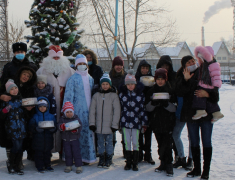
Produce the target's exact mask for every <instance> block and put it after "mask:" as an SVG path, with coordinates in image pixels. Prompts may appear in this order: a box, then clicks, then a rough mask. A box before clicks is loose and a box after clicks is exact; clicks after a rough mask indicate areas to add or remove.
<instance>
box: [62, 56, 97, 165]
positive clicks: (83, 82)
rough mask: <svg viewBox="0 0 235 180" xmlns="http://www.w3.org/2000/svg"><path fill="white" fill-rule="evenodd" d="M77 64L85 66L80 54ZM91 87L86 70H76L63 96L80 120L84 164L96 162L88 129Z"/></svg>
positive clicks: (90, 79) (91, 80) (80, 139)
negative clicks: (72, 106) (82, 63)
mask: <svg viewBox="0 0 235 180" xmlns="http://www.w3.org/2000/svg"><path fill="white" fill-rule="evenodd" d="M79 62H84V63H86V64H87V60H86V57H85V56H83V55H80V54H79V55H77V57H76V62H75V66H76V65H77V64H78V63H79ZM93 85H94V80H93V78H92V77H91V76H90V75H89V74H88V69H86V70H84V71H80V70H76V73H75V74H73V75H72V76H71V77H70V78H69V79H68V81H67V84H66V89H65V95H64V103H65V102H66V101H69V102H71V103H72V104H73V105H74V114H76V115H77V116H78V117H79V118H80V120H81V122H82V125H83V127H82V131H81V136H80V138H79V141H80V149H81V155H82V161H83V162H85V163H92V162H95V161H96V152H95V145H94V133H93V132H92V131H91V130H90V129H89V107H90V103H91V90H92V88H93Z"/></svg>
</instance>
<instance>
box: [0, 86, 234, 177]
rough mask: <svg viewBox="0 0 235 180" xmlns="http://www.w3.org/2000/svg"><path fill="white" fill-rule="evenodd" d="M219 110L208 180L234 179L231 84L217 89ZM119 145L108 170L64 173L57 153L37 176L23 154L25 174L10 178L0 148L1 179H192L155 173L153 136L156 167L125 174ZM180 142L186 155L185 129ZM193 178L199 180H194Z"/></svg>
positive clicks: (176, 172) (93, 168)
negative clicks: (50, 169) (48, 169)
mask: <svg viewBox="0 0 235 180" xmlns="http://www.w3.org/2000/svg"><path fill="white" fill-rule="evenodd" d="M219 104H220V107H221V109H222V112H223V113H224V115H225V117H224V118H223V119H222V120H220V121H218V122H217V123H215V125H214V130H213V157H212V163H211V171H210V179H212V180H214V179H220V180H226V179H235V123H234V119H235V87H233V86H230V85H223V86H222V88H221V89H220V103H219ZM117 138H118V143H117V145H116V148H115V156H114V158H113V161H114V165H112V166H111V168H110V169H108V170H107V169H101V168H97V167H96V166H97V163H94V164H91V165H89V166H83V173H82V174H76V173H75V172H74V170H75V167H73V172H70V173H68V174H67V173H64V172H63V170H64V167H65V164H64V162H61V161H60V160H58V154H54V155H53V158H52V166H53V167H54V169H55V171H54V172H46V173H44V174H40V173H38V172H37V171H36V168H35V166H34V163H33V162H32V161H28V160H27V159H26V153H25V154H24V160H23V163H24V165H25V170H24V172H25V175H23V176H19V175H9V174H8V172H7V168H6V155H5V149H3V148H0V180H18V179H22V180H27V179H30V180H39V179H45V178H46V179H49V180H54V179H56V180H62V179H66V180H72V179H85V180H88V179H96V180H100V179H107V180H110V179H113V180H114V179H118V180H120V179H135V180H136V179H141V180H143V179H144V180H149V179H158V180H161V179H191V178H187V177H186V173H187V171H185V170H184V169H174V176H173V177H172V178H171V177H167V176H166V175H165V173H156V172H154V169H155V168H156V167H157V166H158V165H159V163H160V162H159V160H158V154H157V143H156V140H155V137H154V136H153V140H152V142H153V143H152V151H153V152H152V153H153V159H154V160H155V161H156V165H150V164H147V163H145V162H142V163H140V164H139V171H138V172H134V171H132V170H130V171H125V170H123V168H124V164H125V163H124V159H123V157H122V147H121V143H120V141H121V140H120V139H121V136H120V134H119V133H117ZM182 139H183V141H184V145H185V154H187V153H188V150H187V149H188V141H187V131H186V128H184V131H183V133H182ZM194 179H199V177H198V178H194Z"/></svg>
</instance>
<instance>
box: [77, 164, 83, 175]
mask: <svg viewBox="0 0 235 180" xmlns="http://www.w3.org/2000/svg"><path fill="white" fill-rule="evenodd" d="M76 173H77V174H80V173H82V166H80V167H77V168H76Z"/></svg>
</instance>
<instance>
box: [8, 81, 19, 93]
mask: <svg viewBox="0 0 235 180" xmlns="http://www.w3.org/2000/svg"><path fill="white" fill-rule="evenodd" d="M5 86H6V91H7V93H9V92H10V90H11V88H13V87H17V85H16V84H15V83H14V80H13V79H8V81H7V83H6V84H5Z"/></svg>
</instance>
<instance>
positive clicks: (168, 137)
mask: <svg viewBox="0 0 235 180" xmlns="http://www.w3.org/2000/svg"><path fill="white" fill-rule="evenodd" d="M154 78H155V81H156V84H155V85H154V86H153V87H152V88H151V89H150V90H149V91H148V92H147V96H146V104H147V105H146V110H147V111H148V112H151V114H150V116H149V118H150V119H149V121H150V123H151V127H152V129H153V132H154V134H155V137H156V139H157V142H158V155H159V159H160V160H161V164H160V166H159V167H158V168H156V169H155V171H156V172H162V171H164V170H166V173H167V175H168V176H173V165H172V161H173V158H172V141H173V140H172V131H173V128H174V126H175V111H176V106H175V105H174V104H173V103H174V102H176V99H175V98H174V95H173V90H172V88H171V85H170V83H169V82H168V81H167V70H166V69H163V68H159V69H157V70H156V72H155V76H154ZM154 93H169V97H170V99H158V100H154V99H153V98H152V97H153V94H154Z"/></svg>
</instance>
